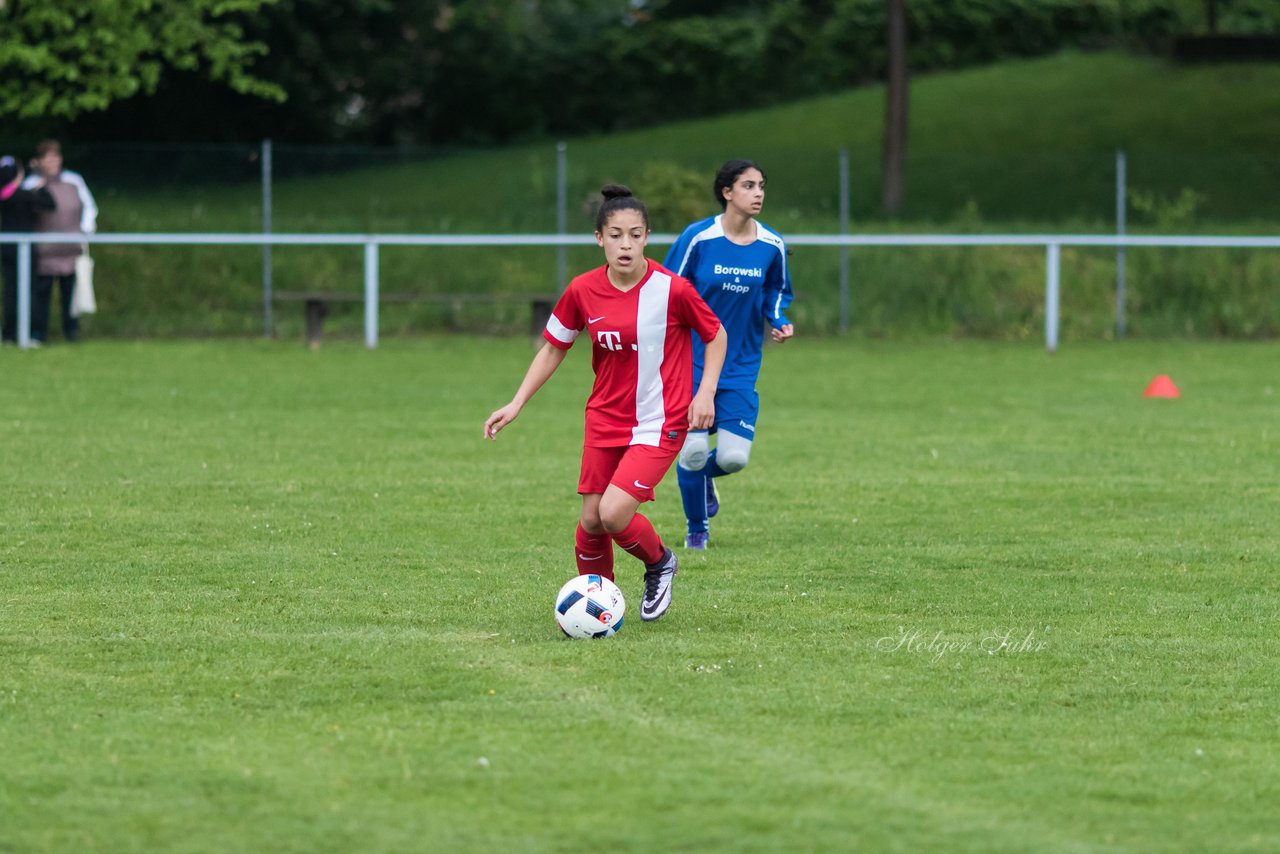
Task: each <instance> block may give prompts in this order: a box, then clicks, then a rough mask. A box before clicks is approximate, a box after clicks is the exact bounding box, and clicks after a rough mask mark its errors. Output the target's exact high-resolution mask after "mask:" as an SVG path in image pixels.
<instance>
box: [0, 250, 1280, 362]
mask: <svg viewBox="0 0 1280 854" xmlns="http://www.w3.org/2000/svg"><path fill="white" fill-rule="evenodd" d="M676 238H677V235H674V234H654V235H652V236H651V237H650V238H649V240H650V242H651V243H656V244H670V243H673V242H675V240H676ZM3 242H4V243H10V244H17V247H18V300H17V302H18V305H17V309H18V316H17V336H18V346H19V347H22V348H28V347H30V346H31V334H30V331H31V274H32V264H31V261H32V246H33V245H34V244H37V243H74V244H117V245H122V244H123V245H134V246H139V245H153V246H154V245H165V246H176V245H185V246H263V247H269V246H353V247H362V248H363V252H364V340H365V346H366V347H369V348H374V347H377V346H378V293H379V288H378V253H379V249H380V248H381V247H383V246H438V247H449V246H455V247H457V246H492V247H503V246H544V247H568V246H591V245H594V244H595V237H594V236H593V235H590V234H579V235H571V234H185V233H183V234H123V233H122V234H92V235H85V234H18V233H8V234H5V235H4V236H3ZM787 243H789V244H791V245H793V246H821V247H834V248H840V249H842V250H847V249H850V248H854V247H946V246H956V247H960V246H968V247H973V246H985V247H999V246H1043V247H1044V250H1045V296H1044V305H1045V311H1044V339H1045V349H1047V350H1048V351H1049V352H1051V353H1052V352H1055V351H1056V350H1057V349H1058V333H1059V326H1060V316H1059V309H1060V290H1061V253H1062V248H1063V247H1064V246H1069V247H1112V248H1115V249H1123V248H1126V247H1165V248H1189V249H1190V248H1213V249H1280V236H1263V235H1259V236H1235V235H1225V236H1208V235H1134V234H1125V235H1101V234H796V235H791V236H790V237H788V238H787ZM270 299H271V295H270V292H269V290H264V294H263V300H264V306H265V305H266V303H269V301H270ZM848 305H849V285H848V282H847V279H846V278H845V277H843V276H842V277H841V282H840V316H841V318H842V324H841V329H842V331H843V330H844V328H845V322H844V319H845V318H847V316H848ZM1117 310H1120V309H1119V308H1118V309H1117ZM264 312H266V316H268V317H269V316H270V315H269V309H267V308H264ZM269 331H270V330H268V332H269Z"/></svg>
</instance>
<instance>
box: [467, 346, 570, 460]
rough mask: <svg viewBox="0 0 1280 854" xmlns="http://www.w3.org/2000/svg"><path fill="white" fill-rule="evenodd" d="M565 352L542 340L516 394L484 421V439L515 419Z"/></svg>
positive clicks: (549, 375)
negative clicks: (540, 346) (540, 347)
mask: <svg viewBox="0 0 1280 854" xmlns="http://www.w3.org/2000/svg"><path fill="white" fill-rule="evenodd" d="M567 352H569V351H568V350H561V349H560V348H559V347H556V346H554V345H552V344H551V343H550V342H547V341H543V342H542V349H540V350H539V351H538V352H537V354H536V355H534V357H533V362H531V363H530V364H529V370H528V371H526V372H525V375H524V380H523V381H522V382H521V383H520V388H518V389H517V390H516V396H515V397H513V398H511V402H510V403H508V404H507V405H506V406H504V407H502V408H501V409H495V410H494V411H493V414H492V415H490V416H489V418H488V419H487V420H486V421H485V422H484V437H485V438H486V439H497V438H498V431H499V430H501V429H502V428H503V427H506V426H507V425H508V424H510V423H511V422H512V421H515V420H516V416H518V415H519V414H520V410H521V409H524V405H525V404H526V403H528V402H529V398H531V397H533V396H534V394H535V393H537V391H538V389H540V388H542V385H543V383H545V382H546V381H547V380H549V379H550V378H551V375H552V374H554V373H555V372H556V368H558V367H560V363H561V362H563V361H564V357H565V354H566V353H567Z"/></svg>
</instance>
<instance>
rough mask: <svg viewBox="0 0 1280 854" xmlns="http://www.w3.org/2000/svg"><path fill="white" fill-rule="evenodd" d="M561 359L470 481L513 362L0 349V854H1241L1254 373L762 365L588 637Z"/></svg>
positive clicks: (1262, 366)
mask: <svg viewBox="0 0 1280 854" xmlns="http://www.w3.org/2000/svg"><path fill="white" fill-rule="evenodd" d="M580 350H581V348H574V351H572V352H571V353H570V356H569V359H568V360H567V361H566V363H565V365H564V367H562V368H561V371H560V372H559V373H558V374H557V375H556V376H555V377H554V378H553V379H552V380H551V382H549V383H548V384H547V385H546V386H545V387H544V388H543V389H542V390H541V391H540V392H539V393H538V396H537V397H536V398H535V399H534V400H533V401H532V402H531V403H530V405H529V406H528V407H526V409H525V411H524V412H523V414H522V415H521V417H520V419H519V420H518V421H517V422H516V423H515V424H514V425H512V426H511V427H510V428H509V429H508V430H507V431H504V432H503V434H502V435H501V438H500V439H499V441H498V442H496V443H492V444H489V443H485V442H484V441H483V440H482V439H481V438H480V424H481V423H482V421H483V419H484V417H485V416H486V415H487V414H488V413H489V412H490V411H491V410H492V409H493V407H495V406H496V405H498V404H499V403H500V402H502V401H505V400H507V399H508V398H509V397H510V395H511V393H512V390H513V389H514V387H515V385H516V383H517V382H518V381H519V377H520V375H521V373H522V372H523V371H524V369H525V366H526V365H527V364H528V360H529V358H530V355H531V353H532V350H531V348H530V347H529V345H528V342H527V341H524V340H509V341H503V340H494V339H492V338H470V337H466V336H439V337H434V338H429V339H421V340H417V341H412V342H388V343H387V344H385V345H384V346H383V347H381V348H380V349H379V350H377V351H375V352H367V351H365V350H364V349H363V348H362V347H360V346H359V345H358V344H351V345H343V344H338V345H336V346H334V345H330V346H326V347H325V348H324V349H322V350H321V351H320V352H309V351H307V350H306V349H305V348H303V347H302V346H300V345H298V344H294V343H288V344H283V343H271V342H228V341H219V342H140V343H139V342H110V343H104V342H88V343H86V344H82V345H80V346H79V347H75V348H72V347H58V346H51V347H46V348H44V349H43V350H41V351H39V352H32V353H24V352H18V351H16V350H15V349H14V348H12V347H10V348H4V349H0V374H2V375H3V376H4V382H3V384H0V412H3V413H4V420H3V422H2V427H0V429H3V435H4V448H5V451H4V453H5V466H4V468H3V473H2V474H0V478H3V485H4V489H5V495H6V500H5V501H3V502H0V530H3V531H4V532H5V536H4V537H2V538H0V588H2V589H3V590H4V608H3V626H2V628H0V652H2V653H3V660H4V667H3V669H2V670H0V744H3V745H4V746H5V747H4V762H3V763H0V815H3V816H4V847H6V848H8V849H11V850H13V851H23V852H26V851H56V852H63V851H76V852H118V851H146V852H150V851H164V852H168V851H175V852H176V851H192V852H202V851H219V852H241V851H243V852H259V851H279V852H326V854H327V852H350V851H360V852H370V854H378V853H379V852H406V851H424V850H430V851H440V852H459V854H473V852H474V854H481V852H495V851H520V852H566V851H576V850H581V849H582V848H583V847H584V844H583V842H582V840H590V842H589V843H587V844H588V845H590V846H596V845H601V846H603V847H606V848H607V849H608V850H609V851H611V852H613V851H617V852H625V854H638V852H653V851H699V852H701V851H708V852H718V851H735V852H738V851H741V852H748V854H766V852H831V851H851V850H857V851H868V852H877V851H942V852H956V854H968V852H981V854H1013V852H1017V854H1026V852H1035V854H1041V852H1044V854H1048V852H1062V851H1215V852H1216V851H1240V852H1243V851H1274V850H1277V849H1278V848H1280V831H1278V829H1277V827H1276V822H1275V817H1274V816H1275V808H1274V799H1273V798H1272V797H1270V796H1269V795H1268V794H1267V793H1268V792H1270V791H1271V790H1272V787H1273V786H1274V781H1275V777H1276V769H1275V761H1274V746H1275V744H1276V741H1277V735H1276V727H1275V719H1274V718H1275V715H1274V709H1275V667H1274V666H1273V662H1275V661H1276V660H1277V659H1278V658H1280V641H1278V640H1277V637H1276V632H1275V624H1276V617H1277V602H1278V601H1280V582H1278V581H1277V579H1276V576H1275V573H1274V571H1273V568H1274V567H1275V566H1277V565H1280V540H1278V539H1277V538H1276V537H1275V535H1274V531H1275V518H1276V515H1277V512H1278V511H1280V490H1278V488H1277V483H1278V482H1280V455H1277V454H1276V453H1275V435H1276V420H1277V411H1276V410H1277V392H1278V389H1277V384H1276V382H1275V377H1276V357H1277V353H1276V346H1275V345H1272V344H1268V345H1242V344H1219V343H1213V344H1196V343H1191V344H1188V343H1169V342H1161V343H1156V344H1142V343H1134V342H1125V343H1119V344H1115V343H1111V344H1106V343H1095V344H1090V345H1080V346H1072V347H1065V348H1063V349H1062V350H1061V351H1060V352H1059V353H1058V354H1057V355H1055V356H1053V357H1051V358H1050V357H1047V356H1046V355H1045V354H1044V353H1043V352H1042V351H1041V350H1040V348H1039V347H1038V346H1028V345H993V344H987V343H980V342H965V343H955V342H946V341H942V342H936V341H935V342H931V343H926V344H902V343H898V344H893V345H886V344H883V343H880V342H872V343H850V342H841V341H831V340H828V341H815V340H813V339H812V338H811V337H809V336H806V335H801V336H798V337H797V338H796V339H795V340H794V341H792V342H790V343H788V344H786V345H785V346H782V347H770V348H769V350H768V352H767V353H766V356H765V367H764V372H763V375H762V378H761V386H760V392H761V398H762V401H763V404H764V409H763V414H762V420H761V432H760V436H759V438H758V440H757V447H756V450H755V451H754V452H753V454H752V460H751V466H750V467H749V468H748V469H747V470H746V471H745V472H743V473H741V474H739V475H734V476H732V477H729V478H724V479H721V480H720V482H719V485H720V497H721V502H722V507H723V509H722V511H721V513H720V515H719V516H717V518H716V519H715V520H713V523H712V541H711V548H710V550H708V551H707V552H705V553H703V554H689V553H682V554H681V562H682V565H681V572H680V574H679V576H678V577H677V581H676V587H675V597H674V604H673V605H672V608H671V611H670V612H669V613H668V614H667V615H666V616H664V617H663V618H662V620H660V621H658V622H656V623H652V624H646V623H642V622H640V621H639V620H634V622H633V620H632V619H628V620H627V621H626V625H625V627H624V628H623V630H622V632H621V634H619V635H618V637H616V638H614V639H611V640H609V641H606V642H601V643H588V642H576V641H569V640H566V639H564V638H562V637H560V636H559V633H558V630H557V629H556V627H555V624H554V622H553V620H552V616H551V608H550V603H551V597H552V596H553V595H554V592H555V590H556V589H557V588H558V587H559V585H560V584H561V583H562V582H563V581H564V580H566V579H567V578H568V577H569V576H570V575H572V574H573V572H574V571H575V568H574V565H573V558H572V552H571V548H572V544H573V526H574V522H575V519H576V517H577V513H578V507H579V501H578V497H577V496H576V495H575V494H574V485H575V482H576V481H575V478H576V473H577V467H578V460H579V454H580V447H581V446H580V437H581V431H582V400H583V397H584V396H585V394H586V390H587V388H588V387H589V384H590V369H589V367H588V364H587V361H588V360H587V358H585V357H586V353H584V352H580ZM1157 373H1168V374H1170V375H1171V376H1172V377H1173V378H1174V380H1175V382H1177V383H1178V385H1179V386H1180V387H1181V389H1182V392H1183V397H1182V399H1181V400H1177V401H1167V400H1166V401H1151V400H1143V399H1142V398H1141V397H1140V395H1141V391H1142V389H1143V387H1144V386H1145V385H1146V383H1147V382H1148V381H1149V380H1150V379H1151V377H1152V376H1154V375H1155V374H1157ZM674 481H675V478H674V475H672V474H668V476H667V477H666V478H665V479H664V481H663V482H662V483H661V484H660V485H659V488H658V500H657V501H656V502H654V503H653V504H650V505H646V508H645V511H644V512H645V513H646V514H647V515H648V516H649V517H650V518H651V519H652V520H653V522H654V524H655V526H656V527H657V529H658V531H659V533H660V534H661V535H662V536H664V537H666V538H667V539H668V540H671V539H678V537H679V535H680V532H681V530H682V526H683V519H682V517H681V513H680V509H679V497H678V494H677V491H676V487H675V482H674ZM616 560H617V567H618V570H617V574H618V579H619V583H620V584H621V586H622V589H623V592H624V594H625V595H626V596H627V597H628V599H629V603H628V604H629V605H630V606H631V607H632V608H635V607H636V601H637V598H638V595H639V591H640V587H641V580H640V570H639V566H638V565H637V563H636V562H635V561H634V559H632V558H630V557H629V556H627V555H626V554H624V553H622V552H621V551H620V550H619V551H618V554H617V558H616ZM633 613H634V612H633ZM1028 635H1030V638H1031V640H1030V643H1026V642H1025V641H1026V639H1027V637H1028ZM1006 636H1008V642H1007V643H1006V642H1005V641H1004V638H1005V637H1006ZM931 644H932V646H931ZM635 804H643V805H644V808H633V807H630V806H628V805H635ZM584 805H586V806H584ZM655 816H657V817H660V819H655ZM602 840H603V841H602Z"/></svg>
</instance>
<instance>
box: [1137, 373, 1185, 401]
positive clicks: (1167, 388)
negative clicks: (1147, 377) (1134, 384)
mask: <svg viewBox="0 0 1280 854" xmlns="http://www.w3.org/2000/svg"><path fill="white" fill-rule="evenodd" d="M1142 396H1143V397H1182V394H1181V392H1179V391H1178V387H1177V386H1176V385H1174V384H1173V380H1171V379H1169V375H1168V374H1161V375H1160V376H1158V377H1156V378H1155V379H1153V380H1152V381H1151V385H1149V386H1147V390H1146V391H1144V392H1143V393H1142Z"/></svg>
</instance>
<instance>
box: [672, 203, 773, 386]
mask: <svg viewBox="0 0 1280 854" xmlns="http://www.w3.org/2000/svg"><path fill="white" fill-rule="evenodd" d="M663 266H664V267H666V268H667V269H668V270H671V271H672V272H673V273H676V274H677V275H680V276H684V277H685V278H686V279H688V280H689V281H691V282H693V285H694V287H696V288H697V289H698V293H699V294H700V295H701V296H702V299H703V300H704V301H705V302H706V304H707V305H709V306H711V310H712V311H714V312H715V313H716V316H717V317H719V318H720V322H721V323H722V324H724V328H725V332H726V333H727V334H728V336H729V352H728V353H727V354H726V355H725V360H724V370H723V371H721V373H720V385H719V387H720V388H745V389H751V388H755V386H756V377H757V376H759V374H760V353H761V349H762V348H763V346H764V323H762V322H761V321H768V323H769V325H770V326H773V327H774V328H775V329H776V328H780V327H782V326H785V325H786V324H788V323H790V322H791V321H790V320H787V316H786V314H785V312H786V309H787V306H789V305H791V297H792V293H791V277H790V275H789V274H788V273H787V246H786V244H785V243H784V242H783V241H782V238H781V237H779V236H778V235H777V234H776V233H775V232H773V231H771V230H770V229H768V228H766V227H765V226H764V225H763V224H762V223H760V222H756V239H755V241H754V242H752V243H749V244H747V245H746V246H741V245H739V244H737V243H734V242H733V241H731V240H729V238H727V237H725V235H724V227H723V225H722V224H721V217H719V216H713V217H709V218H707V219H704V220H699V221H698V222H695V223H694V224H693V225H690V226H689V227H688V228H686V229H685V230H684V233H683V234H681V235H680V239H679V240H677V241H676V243H675V245H674V246H672V247H671V251H670V252H668V253H667V260H666V263H665V264H663ZM704 352H705V350H704V347H703V345H702V342H701V341H699V340H698V338H697V336H696V335H695V336H694V339H693V384H694V388H697V386H698V383H699V382H700V381H701V380H702V358H703V353H704Z"/></svg>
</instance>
